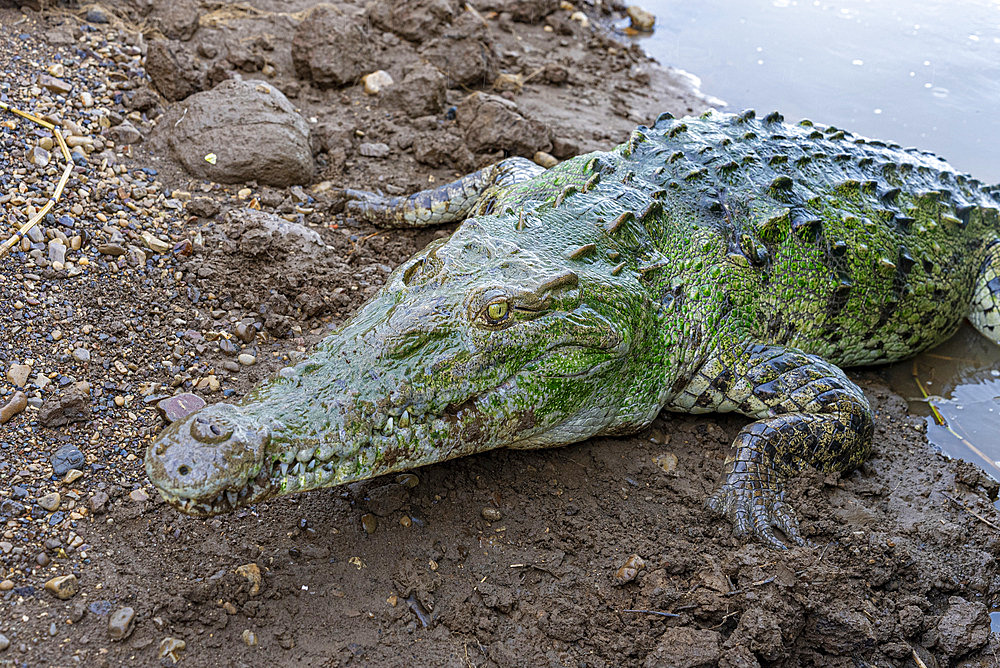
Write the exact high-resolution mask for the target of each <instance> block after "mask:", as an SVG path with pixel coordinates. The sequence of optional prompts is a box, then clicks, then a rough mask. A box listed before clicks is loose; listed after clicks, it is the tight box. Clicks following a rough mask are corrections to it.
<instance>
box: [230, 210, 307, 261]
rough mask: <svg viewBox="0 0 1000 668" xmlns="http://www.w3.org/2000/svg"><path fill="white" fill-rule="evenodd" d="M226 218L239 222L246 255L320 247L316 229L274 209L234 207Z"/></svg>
mask: <svg viewBox="0 0 1000 668" xmlns="http://www.w3.org/2000/svg"><path fill="white" fill-rule="evenodd" d="M227 218H228V220H229V222H230V223H233V224H235V225H239V226H240V229H241V234H240V252H242V253H244V254H246V255H248V256H256V255H261V254H268V255H271V254H274V253H285V252H294V251H297V250H298V251H312V252H316V251H318V250H320V249H322V247H323V240H322V238H321V237H320V236H319V234H318V233H317V232H316V231H315V230H310V229H309V228H308V227H306V226H305V225H301V224H299V223H291V222H289V221H287V220H285V219H284V218H281V217H280V216H276V215H274V214H273V213H267V212H266V211H258V210H256V209H236V210H234V211H230V212H229V214H228V216H227Z"/></svg>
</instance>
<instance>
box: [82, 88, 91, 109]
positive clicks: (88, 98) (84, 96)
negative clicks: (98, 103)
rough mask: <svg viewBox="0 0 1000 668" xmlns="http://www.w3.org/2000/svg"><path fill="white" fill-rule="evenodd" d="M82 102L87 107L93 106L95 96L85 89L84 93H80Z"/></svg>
mask: <svg viewBox="0 0 1000 668" xmlns="http://www.w3.org/2000/svg"><path fill="white" fill-rule="evenodd" d="M80 104H82V105H83V106H85V107H93V106H94V96H93V95H91V94H90V93H88V92H87V91H83V92H82V93H80Z"/></svg>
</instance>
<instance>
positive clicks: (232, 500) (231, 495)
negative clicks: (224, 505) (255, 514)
mask: <svg viewBox="0 0 1000 668" xmlns="http://www.w3.org/2000/svg"><path fill="white" fill-rule="evenodd" d="M238 498H239V497H238V496H237V494H236V492H234V491H233V490H231V489H230V490H226V500H227V501H229V505H230V506H232V507H233V508H235V507H236V500H237V499H238Z"/></svg>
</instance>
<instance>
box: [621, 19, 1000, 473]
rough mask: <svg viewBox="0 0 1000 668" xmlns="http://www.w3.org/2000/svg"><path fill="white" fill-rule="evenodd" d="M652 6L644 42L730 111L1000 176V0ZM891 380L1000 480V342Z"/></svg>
mask: <svg viewBox="0 0 1000 668" xmlns="http://www.w3.org/2000/svg"><path fill="white" fill-rule="evenodd" d="M640 4H641V5H642V6H643V7H644V8H646V9H648V10H649V11H651V12H653V13H654V14H655V15H656V31H655V33H654V34H653V35H652V36H650V37H645V38H640V39H641V43H642V45H643V46H644V47H645V48H646V50H647V51H649V52H650V53H651V54H652V55H653V56H654V57H656V58H657V59H658V60H659V61H660V62H661V63H663V64H665V65H671V66H673V67H677V68H680V69H683V70H686V71H688V72H691V73H693V74H694V75H696V76H697V77H699V78H700V79H701V82H702V83H701V88H702V90H703V91H704V92H705V93H707V94H709V95H712V96H715V97H718V98H721V99H722V100H725V102H726V103H727V107H726V108H727V109H729V110H740V109H745V108H748V107H749V108H754V109H756V110H758V112H761V113H767V112H769V111H772V110H779V111H780V112H781V113H783V114H784V115H785V118H787V119H788V120H789V121H792V122H794V121H797V120H798V119H800V118H810V119H812V120H813V121H816V122H819V123H829V124H832V125H836V126H838V127H843V128H846V129H848V130H851V131H853V132H857V133H859V134H862V135H866V136H869V137H878V138H880V139H887V140H892V141H896V142H899V143H900V144H902V145H903V146H919V147H920V148H922V149H927V150H931V151H934V152H936V153H938V154H939V155H942V156H944V157H945V158H947V159H948V160H949V161H950V162H951V164H952V165H954V166H955V167H956V168H958V169H960V170H963V171H967V172H970V173H972V174H973V175H975V176H976V177H978V178H980V179H982V180H984V181H988V182H998V181H1000V1H998V0H994V1H988V0H948V1H939V2H930V1H928V0H895V1H893V0H868V1H865V0H842V1H836V2H833V1H826V0H815V1H814V0H699V1H698V2H691V1H689V0H641V1H640ZM886 376H887V378H888V379H889V381H890V382H891V384H892V386H893V388H894V389H895V390H896V391H897V392H898V393H900V394H901V395H902V396H904V397H907V398H908V399H909V403H910V410H911V411H913V412H914V413H916V414H918V415H923V416H925V417H926V419H927V422H928V438H929V439H930V440H931V442H932V443H934V444H935V445H936V446H938V447H940V448H941V450H942V451H943V452H945V453H946V454H948V455H950V456H953V457H960V458H962V459H966V460H969V461H972V462H975V463H976V464H979V465H980V466H982V467H983V468H984V469H985V470H986V471H987V472H989V473H990V474H991V475H993V476H994V477H996V478H998V479H1000V347H998V346H995V345H993V344H992V343H990V342H989V341H987V340H986V339H984V338H982V337H981V336H979V335H978V333H976V332H975V330H973V329H972V327H971V326H969V325H967V324H966V325H963V327H962V329H961V330H960V331H959V333H958V334H957V335H956V336H955V337H954V338H953V339H951V340H950V341H949V342H947V343H946V344H944V345H942V346H940V347H939V348H937V349H935V350H933V351H930V352H929V353H925V354H923V355H921V356H920V357H918V358H917V359H916V360H911V361H907V362H903V363H900V364H897V365H893V366H892V367H889V368H888V369H887V370H886ZM925 393H926V395H927V396H926V397H925V396H924V395H925ZM932 406H933V407H935V408H936V409H937V413H938V414H937V415H935V414H934V411H933V409H932ZM942 422H943V424H941V423H942Z"/></svg>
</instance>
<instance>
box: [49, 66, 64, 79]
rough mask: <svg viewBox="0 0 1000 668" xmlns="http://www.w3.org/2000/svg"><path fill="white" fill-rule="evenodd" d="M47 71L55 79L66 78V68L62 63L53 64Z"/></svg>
mask: <svg viewBox="0 0 1000 668" xmlns="http://www.w3.org/2000/svg"><path fill="white" fill-rule="evenodd" d="M45 71H46V72H48V73H49V74H51V75H52V76H54V77H64V76H66V68H65V67H64V66H63V64H62V63H52V64H51V65H49V66H48V67H46V68H45Z"/></svg>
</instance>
